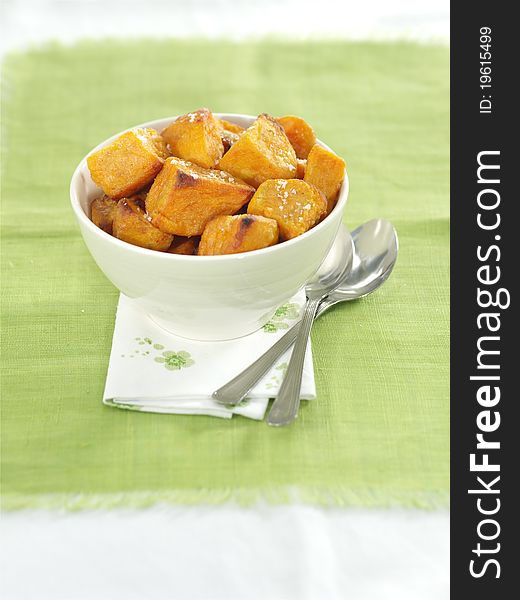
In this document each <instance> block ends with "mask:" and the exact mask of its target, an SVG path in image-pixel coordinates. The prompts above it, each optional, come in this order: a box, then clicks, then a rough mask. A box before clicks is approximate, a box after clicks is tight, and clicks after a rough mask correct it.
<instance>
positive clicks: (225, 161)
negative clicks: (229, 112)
mask: <svg viewBox="0 0 520 600" xmlns="http://www.w3.org/2000/svg"><path fill="white" fill-rule="evenodd" d="M219 168H220V169H223V170H224V171H227V172H228V173H231V175H234V176H235V177H240V179H243V180H244V181H245V182H246V183H248V184H249V185H252V186H254V187H258V186H259V185H260V184H261V183H263V182H264V181H266V180H267V179H277V178H282V177H283V178H290V177H294V176H295V175H296V154H295V153H294V148H293V147H292V146H291V143H290V142H289V140H288V139H287V136H286V135H285V132H284V130H283V127H282V126H281V125H280V123H278V122H277V121H276V120H275V119H273V117H271V116H269V115H266V114H262V115H260V116H259V117H258V118H257V119H256V121H255V122H254V123H253V124H252V125H251V126H250V127H248V128H247V129H246V130H245V131H244V132H243V133H242V134H241V135H240V137H239V139H238V140H237V141H236V142H235V143H234V144H233V145H232V146H231V148H230V149H229V150H228V151H227V152H226V154H224V156H223V157H222V159H221V160H220V163H219Z"/></svg>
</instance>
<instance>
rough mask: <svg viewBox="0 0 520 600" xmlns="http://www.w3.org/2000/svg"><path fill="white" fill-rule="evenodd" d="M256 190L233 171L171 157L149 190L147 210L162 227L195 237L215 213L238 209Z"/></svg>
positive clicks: (170, 231)
mask: <svg viewBox="0 0 520 600" xmlns="http://www.w3.org/2000/svg"><path fill="white" fill-rule="evenodd" d="M254 191H255V190H254V188H252V187H251V186H249V185H247V184H246V183H244V182H243V181H240V180H239V179H237V178H235V177H233V176H232V175H230V174H229V173H225V172H224V171H218V170H216V169H204V168H202V167H199V166H197V165H195V164H193V163H190V162H187V161H184V160H180V159H178V158H175V157H170V158H168V159H167V160H166V162H165V164H164V168H163V169H162V171H161V172H160V173H159V175H158V176H157V177H156V179H155V181H154V184H153V185H152V187H151V188H150V191H149V192H148V195H147V197H146V210H147V212H148V214H149V215H150V216H151V219H152V223H153V224H154V225H155V226H156V227H158V228H159V229H161V230H162V231H165V232H167V233H171V234H174V235H182V236H186V237H191V236H194V235H201V234H202V232H203V231H204V228H205V227H206V225H207V223H209V221H211V219H213V218H214V217H217V216H219V215H232V214H234V213H236V212H238V211H239V210H240V209H241V208H242V206H244V204H247V202H248V201H249V199H250V198H251V196H252V195H253V193H254Z"/></svg>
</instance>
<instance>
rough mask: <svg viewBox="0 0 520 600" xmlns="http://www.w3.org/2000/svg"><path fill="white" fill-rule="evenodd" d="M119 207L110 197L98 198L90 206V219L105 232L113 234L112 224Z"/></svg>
mask: <svg viewBox="0 0 520 600" xmlns="http://www.w3.org/2000/svg"><path fill="white" fill-rule="evenodd" d="M116 207H117V201H116V200H113V199H112V198H109V197H108V196H101V198H96V199H95V200H94V201H93V202H92V204H91V205H90V218H91V219H92V222H93V223H94V224H95V225H97V226H98V227H99V228H100V229H102V230H103V231H106V232H107V233H110V234H112V223H113V222H114V214H115V211H116Z"/></svg>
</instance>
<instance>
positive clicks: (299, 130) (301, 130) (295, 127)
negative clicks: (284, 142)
mask: <svg viewBox="0 0 520 600" xmlns="http://www.w3.org/2000/svg"><path fill="white" fill-rule="evenodd" d="M276 120H277V121H278V123H280V125H281V126H282V127H283V128H284V131H285V135H286V136H287V137H288V138H289V141H290V142H291V144H292V147H293V148H294V151H295V152H296V156H297V157H298V158H307V156H309V152H310V151H311V148H312V147H313V146H314V144H315V143H316V135H315V134H314V130H313V128H312V127H311V126H310V125H309V124H308V123H307V121H305V120H304V119H302V118H301V117H295V116H294V115H287V116H286V117H279V118H278V119H276Z"/></svg>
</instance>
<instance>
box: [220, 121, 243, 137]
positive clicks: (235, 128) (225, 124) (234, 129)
mask: <svg viewBox="0 0 520 600" xmlns="http://www.w3.org/2000/svg"><path fill="white" fill-rule="evenodd" d="M219 121H220V126H221V127H222V129H226V130H227V131H231V133H236V134H237V135H240V134H241V133H242V131H245V130H244V128H243V127H240V125H237V124H236V123H231V121H226V120H225V119H219Z"/></svg>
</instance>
